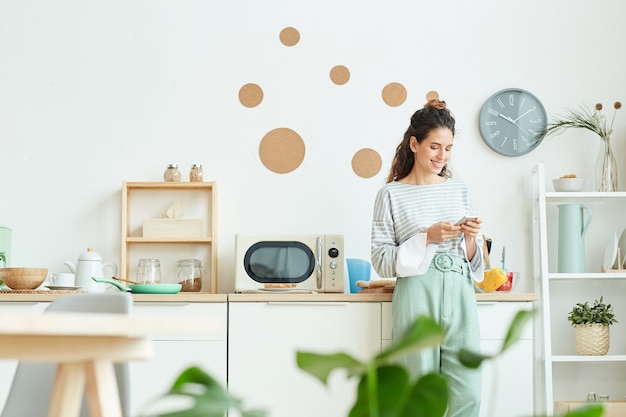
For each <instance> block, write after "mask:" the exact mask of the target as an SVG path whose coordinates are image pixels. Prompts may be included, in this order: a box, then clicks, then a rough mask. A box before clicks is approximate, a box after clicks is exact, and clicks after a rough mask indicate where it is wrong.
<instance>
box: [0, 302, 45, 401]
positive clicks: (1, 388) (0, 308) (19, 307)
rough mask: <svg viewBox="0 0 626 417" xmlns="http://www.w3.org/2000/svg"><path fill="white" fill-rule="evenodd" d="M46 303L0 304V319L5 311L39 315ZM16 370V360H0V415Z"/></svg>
mask: <svg viewBox="0 0 626 417" xmlns="http://www.w3.org/2000/svg"><path fill="white" fill-rule="evenodd" d="M47 305H48V303H40V302H36V301H32V302H31V301H24V302H12V303H0V317H2V315H3V313H4V312H6V311H12V312H15V311H18V312H22V313H26V314H29V313H30V314H32V313H41V312H42V311H44V310H45V309H46V307H47ZM16 369H17V361H16V360H6V359H3V360H0V413H1V411H2V410H3V409H4V404H5V403H6V400H7V397H8V395H9V389H10V388H11V383H12V382H13V375H14V374H15V370H16Z"/></svg>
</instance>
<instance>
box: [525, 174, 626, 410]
mask: <svg viewBox="0 0 626 417" xmlns="http://www.w3.org/2000/svg"><path fill="white" fill-rule="evenodd" d="M545 183H546V178H545V174H544V167H543V164H542V163H539V164H538V165H537V166H536V167H535V168H534V169H533V170H532V173H531V196H532V201H531V204H532V216H533V249H534V250H533V258H534V264H535V265H534V273H535V283H536V289H537V292H538V293H539V294H540V302H539V303H538V305H539V306H540V308H539V314H538V315H537V316H536V321H535V326H534V328H535V331H536V333H535V341H536V342H537V343H536V345H535V356H536V357H535V363H536V368H535V374H536V378H535V384H534V385H535V402H536V404H537V405H538V409H536V410H535V412H536V413H537V414H541V415H553V413H554V407H555V402H558V401H560V402H563V401H573V400H576V399H580V400H584V398H585V393H586V392H588V391H594V392H595V391H599V390H600V389H603V390H606V392H609V390H612V391H613V392H611V398H615V397H618V398H621V395H623V394H621V393H622V390H623V389H624V388H625V387H626V384H625V383H624V381H623V378H615V377H614V376H611V375H614V374H615V373H619V372H623V370H624V369H626V354H625V353H626V350H625V348H624V347H623V344H622V343H620V341H621V340H623V339H624V332H623V331H622V330H620V329H619V328H617V327H615V326H612V327H611V330H610V331H611V333H612V334H611V349H610V351H609V353H608V354H606V355H603V356H583V355H578V354H576V353H574V352H573V350H574V349H573V347H570V344H569V341H571V343H572V345H571V346H573V343H574V337H573V330H572V332H571V333H569V334H564V333H563V330H564V328H570V327H571V323H569V322H568V321H567V312H568V311H569V309H570V308H571V306H572V305H574V303H576V302H581V301H585V299H581V298H579V297H580V294H579V293H585V291H588V292H587V293H586V296H587V297H588V301H593V298H598V297H597V295H602V294H605V292H607V294H605V295H607V296H610V297H611V299H612V300H621V299H622V298H623V296H624V291H623V289H622V288H623V283H624V281H626V271H624V270H610V271H606V272H605V271H601V270H600V268H597V266H596V265H595V263H594V264H592V265H589V266H588V270H587V271H586V272H580V273H559V272H555V271H554V269H556V266H555V262H554V260H555V259H557V258H558V256H557V255H558V242H556V240H557V236H555V235H554V233H553V234H549V233H548V229H549V228H550V227H552V228H555V229H553V230H558V229H556V225H555V224H553V223H552V222H551V221H554V215H553V216H552V217H550V216H549V214H548V213H549V208H550V207H552V208H553V209H554V208H555V207H556V206H558V204H559V203H579V204H582V203H585V204H589V205H594V210H595V211H596V212H597V213H594V222H597V223H594V226H593V227H596V228H597V229H598V230H600V231H602V230H606V229H611V228H612V227H614V226H616V225H613V224H612V223H610V222H609V224H606V223H605V222H603V221H604V220H605V219H604V216H603V214H604V213H606V212H607V210H610V208H611V207H620V206H623V205H624V204H626V192H550V191H546V189H545V188H546V187H545ZM549 217H550V218H549ZM596 219H597V220H596ZM557 224H558V217H557ZM585 240H586V241H587V242H586V243H587V249H588V250H591V249H593V248H594V247H598V246H599V245H604V244H605V242H604V241H603V240H602V241H598V240H597V239H596V240H594V239H591V238H590V237H589V234H587V236H586V237H585ZM555 243H556V244H555ZM555 251H556V252H555ZM551 259H552V262H550V260H551ZM595 268H597V272H594V271H593V269H595ZM590 288H591V289H592V291H589V289H590ZM615 288H616V290H615V291H613V292H611V289H615ZM574 294H576V295H574ZM613 304H614V305H615V306H616V307H618V305H617V304H618V303H616V302H614V303H613ZM619 304H621V303H619ZM555 313H558V314H555ZM616 315H618V316H619V312H618V313H617V314H616ZM620 318H622V317H620ZM616 336H617V337H616ZM564 341H565V342H564ZM579 375H584V378H583V377H579ZM581 381H582V382H581ZM576 384H580V386H577V385H576ZM572 387H577V388H578V389H577V390H573V389H572ZM618 394H620V395H619V396H618Z"/></svg>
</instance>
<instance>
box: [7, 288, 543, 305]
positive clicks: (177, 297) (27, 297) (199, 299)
mask: <svg viewBox="0 0 626 417" xmlns="http://www.w3.org/2000/svg"><path fill="white" fill-rule="evenodd" d="M64 295H68V293H62V294H59V293H54V292H52V291H42V292H39V293H34V294H31V293H29V294H26V293H15V294H13V293H10V292H4V293H0V302H11V301H13V302H49V301H53V300H55V299H57V298H59V297H62V296H64ZM392 295H393V294H392V293H367V294H290V293H280V294H209V293H202V292H184V293H178V294H154V295H153V294H134V295H133V299H134V300H135V301H137V302H181V303H225V302H227V301H228V302H255V301H256V302H259V301H261V302H263V301H286V302H298V301H300V302H381V301H391V297H392ZM538 299H539V296H538V294H537V293H517V292H498V291H495V292H492V293H485V294H476V300H477V301H478V302H498V301H502V302H513V301H537V300H538Z"/></svg>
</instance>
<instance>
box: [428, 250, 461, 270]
mask: <svg viewBox="0 0 626 417" xmlns="http://www.w3.org/2000/svg"><path fill="white" fill-rule="evenodd" d="M431 266H433V267H435V268H436V269H438V270H439V271H441V272H450V271H452V272H458V273H460V274H462V273H463V267H464V266H465V267H467V262H466V261H465V260H464V259H461V258H459V257H458V256H454V255H448V254H447V253H438V254H436V255H435V257H434V258H433V260H432V262H431Z"/></svg>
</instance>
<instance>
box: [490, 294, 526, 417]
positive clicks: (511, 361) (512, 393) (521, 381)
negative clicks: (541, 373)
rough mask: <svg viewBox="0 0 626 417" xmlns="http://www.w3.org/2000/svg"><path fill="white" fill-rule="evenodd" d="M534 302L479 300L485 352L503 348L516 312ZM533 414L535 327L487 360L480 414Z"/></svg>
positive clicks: (524, 332)
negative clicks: (499, 353) (502, 353)
mask: <svg viewBox="0 0 626 417" xmlns="http://www.w3.org/2000/svg"><path fill="white" fill-rule="evenodd" d="M531 308H532V304H531V303H523V302H520V303H508V302H499V303H478V318H479V321H480V346H481V349H482V352H483V353H485V354H493V353H495V352H497V351H499V350H500V349H501V348H502V342H503V341H504V338H505V337H506V332H507V331H508V329H509V325H510V324H511V321H512V320H513V317H514V316H515V314H516V313H517V312H518V311H520V310H529V309H531ZM530 415H533V341H532V326H531V325H530V324H529V325H527V326H526V327H525V328H524V330H523V332H522V336H521V339H520V340H519V341H518V342H517V343H515V344H514V345H513V346H512V347H510V348H509V349H508V350H507V352H506V353H505V354H504V355H502V356H501V357H498V358H497V359H494V360H489V361H486V362H484V363H483V386H482V398H481V409H480V417H488V416H510V417H520V416H530Z"/></svg>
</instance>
